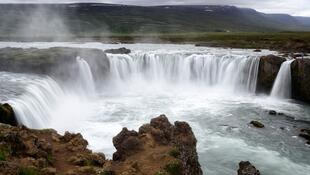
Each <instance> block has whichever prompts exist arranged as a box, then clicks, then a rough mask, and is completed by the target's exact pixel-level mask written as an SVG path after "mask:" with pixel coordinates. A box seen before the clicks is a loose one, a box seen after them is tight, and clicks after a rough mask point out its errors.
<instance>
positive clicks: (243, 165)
mask: <svg viewBox="0 0 310 175" xmlns="http://www.w3.org/2000/svg"><path fill="white" fill-rule="evenodd" d="M238 175H260V172H259V171H258V170H257V169H256V168H255V166H253V165H252V164H251V163H250V162H249V161H245V162H244V161H241V162H240V163H239V169H238Z"/></svg>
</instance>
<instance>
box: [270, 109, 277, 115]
mask: <svg viewBox="0 0 310 175" xmlns="http://www.w3.org/2000/svg"><path fill="white" fill-rule="evenodd" d="M269 115H277V112H276V111H274V110H270V111H269Z"/></svg>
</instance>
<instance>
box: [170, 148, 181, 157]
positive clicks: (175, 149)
mask: <svg viewBox="0 0 310 175" xmlns="http://www.w3.org/2000/svg"><path fill="white" fill-rule="evenodd" d="M169 155H170V156H172V157H174V158H178V157H179V156H180V151H179V150H178V149H177V148H174V149H172V150H171V151H170V152H169Z"/></svg>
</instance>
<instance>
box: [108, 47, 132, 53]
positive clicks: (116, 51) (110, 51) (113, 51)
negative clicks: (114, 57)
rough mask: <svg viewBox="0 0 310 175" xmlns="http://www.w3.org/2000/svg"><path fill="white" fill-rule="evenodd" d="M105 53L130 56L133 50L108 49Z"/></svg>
mask: <svg viewBox="0 0 310 175" xmlns="http://www.w3.org/2000/svg"><path fill="white" fill-rule="evenodd" d="M104 52H105V53H111V54H130V53H131V50H130V49H127V48H125V47H122V48H119V49H107V50H105V51H104Z"/></svg>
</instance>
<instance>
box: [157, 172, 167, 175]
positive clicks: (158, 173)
mask: <svg viewBox="0 0 310 175" xmlns="http://www.w3.org/2000/svg"><path fill="white" fill-rule="evenodd" d="M155 175H168V174H167V172H163V171H158V172H156V173H155Z"/></svg>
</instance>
